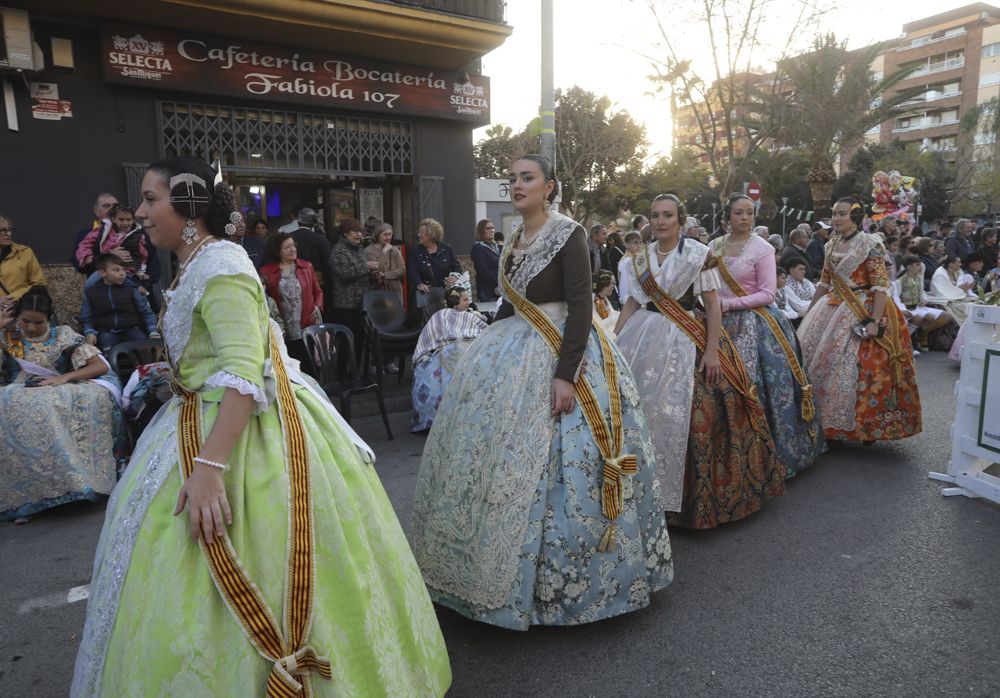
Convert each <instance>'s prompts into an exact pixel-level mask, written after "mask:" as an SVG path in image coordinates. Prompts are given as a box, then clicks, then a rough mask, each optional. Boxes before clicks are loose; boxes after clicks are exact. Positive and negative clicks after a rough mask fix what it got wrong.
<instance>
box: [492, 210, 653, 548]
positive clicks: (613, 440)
mask: <svg viewBox="0 0 1000 698" xmlns="http://www.w3.org/2000/svg"><path fill="white" fill-rule="evenodd" d="M520 234H521V229H520V228H518V230H517V231H515V233H514V235H513V238H512V239H511V240H510V241H509V242H508V243H507V244H506V245H504V254H503V259H501V261H500V269H501V273H500V284H501V286H502V287H503V295H504V298H505V299H507V300H508V301H510V302H511V304H512V305H513V306H514V307H515V308H516V309H517V311H518V313H520V314H521V316H522V317H523V318H524V319H525V320H527V322H528V324H530V325H531V326H532V327H533V328H534V329H535V330H536V331H537V332H538V333H539V334H540V335H541V336H542V338H543V339H544V340H545V342H546V344H548V345H549V348H550V349H551V350H552V352H553V353H554V354H555V355H556V356H557V357H558V356H559V351H560V349H561V347H562V340H563V338H562V334H561V333H560V332H559V328H557V327H556V325H555V323H553V322H552V320H551V319H550V318H549V316H548V315H546V314H545V313H543V312H542V311H541V310H540V309H539V308H538V306H536V305H535V304H534V303H532V302H531V301H529V300H528V299H527V298H525V297H524V296H522V295H521V294H520V293H518V292H517V291H516V290H515V289H514V287H513V286H511V285H510V281H509V280H508V279H507V275H506V273H505V272H504V271H503V270H504V269H506V266H507V259H508V257H509V256H510V250H512V249H513V248H514V246H515V245H516V244H517V241H518V238H519V237H520ZM591 325H592V326H593V328H594V329H595V330H597V336H598V338H599V341H600V345H601V359H602V363H603V367H602V369H603V371H604V378H605V381H606V382H607V384H608V396H609V402H610V405H609V407H610V412H611V415H610V416H611V420H610V421H611V424H610V427H609V425H608V421H607V420H606V419H605V418H604V413H603V410H601V406H600V403H599V402H598V401H597V394H596V393H595V392H594V389H593V388H592V387H591V385H590V383H589V382H588V381H587V379H586V378H585V377H584V376H582V375H581V376H579V377H578V378H577V380H576V382H575V383H574V385H573V388H574V392H575V394H576V399H577V401H579V403H580V409H581V410H583V416H584V418H585V419H586V420H587V424H588V426H589V427H590V431H591V432H592V433H593V435H594V441H595V442H596V443H597V448H598V450H599V451H600V452H601V457H602V458H603V459H604V467H603V470H602V472H603V478H602V479H603V482H602V485H601V513H602V514H603V515H604V516H605V517H606V518H607V519H608V520H609V521H610V523H609V524H608V527H607V529H605V531H604V535H603V536H602V537H601V541H600V543H599V544H598V546H597V550H598V551H599V552H610V551H613V550H614V549H615V547H616V545H617V526H616V524H615V520H616V519H617V518H618V516H619V515H620V514H621V513H622V510H623V509H624V508H625V489H624V484H625V483H624V478H625V477H626V476H628V475H634V474H635V473H637V472H638V469H639V462H638V459H637V458H636V457H635V455H632V454H624V453H622V448H623V442H624V439H625V436H624V433H625V429H624V426H623V424H622V396H621V387H620V386H619V384H618V368H617V366H616V364H615V358H614V354H612V352H611V345H610V343H609V341H608V337H607V335H606V334H605V333H604V330H602V329H601V327H600V325H598V324H597V323H596V322H595V321H594V320H593V317H591Z"/></svg>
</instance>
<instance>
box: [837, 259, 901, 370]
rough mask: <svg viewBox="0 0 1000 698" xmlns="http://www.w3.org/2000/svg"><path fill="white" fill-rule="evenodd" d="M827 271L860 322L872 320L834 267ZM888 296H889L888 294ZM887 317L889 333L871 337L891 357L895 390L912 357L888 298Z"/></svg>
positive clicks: (896, 314)
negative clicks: (906, 361) (905, 344)
mask: <svg viewBox="0 0 1000 698" xmlns="http://www.w3.org/2000/svg"><path fill="white" fill-rule="evenodd" d="M827 271H829V273H830V278H831V279H832V280H833V288H834V290H835V291H836V292H837V295H838V296H840V298H841V300H843V301H844V303H846V304H847V307H848V308H850V309H851V312H853V313H854V316H855V317H856V318H857V319H858V322H865V321H866V320H870V319H871V314H870V313H869V312H868V309H867V308H865V306H864V304H863V303H862V302H861V300H860V299H859V298H858V297H857V296H856V295H855V294H854V291H852V290H851V287H850V286H848V285H847V282H846V281H844V277H842V276H841V275H840V274H838V273H837V272H835V271H834V270H833V267H832V265H828V267H827ZM886 295H887V296H888V294H886ZM885 317H886V320H887V322H888V325H889V327H888V330H889V331H888V332H886V333H885V334H884V335H883V336H881V337H871V339H872V341H874V342H875V343H876V344H878V345H879V346H880V347H882V348H883V349H885V351H886V353H887V354H888V355H889V363H891V364H892V379H893V389H895V387H896V386H897V385H901V384H902V383H903V365H904V360H905V358H906V357H908V356H909V357H912V354H910V352H909V350H907V349H904V348H903V347H902V344H901V342H900V328H899V314H898V312H897V310H896V308H895V307H893V302H892V299H891V298H886V303H885Z"/></svg>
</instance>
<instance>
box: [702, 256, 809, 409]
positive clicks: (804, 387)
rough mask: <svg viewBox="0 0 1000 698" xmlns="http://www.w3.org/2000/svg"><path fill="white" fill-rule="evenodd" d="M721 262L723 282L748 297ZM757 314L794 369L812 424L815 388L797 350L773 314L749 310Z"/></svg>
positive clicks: (720, 259) (723, 262)
mask: <svg viewBox="0 0 1000 698" xmlns="http://www.w3.org/2000/svg"><path fill="white" fill-rule="evenodd" d="M717 259H718V261H719V274H720V275H721V276H722V280H723V281H725V282H726V285H727V286H729V290H730V291H732V292H733V295H735V296H736V297H738V298H742V297H743V296H746V295H748V294H747V290H746V289H745V288H743V286H741V285H740V282H739V281H737V280H736V278H735V277H734V276H733V275H732V274H731V273H730V272H729V268H728V267H727V266H726V263H725V261H723V259H722V256H721V255H720V256H719V257H717ZM749 310H751V311H753V312H754V313H756V314H757V316H758V317H760V318H762V319H763V320H764V322H766V323H767V326H768V327H769V328H770V330H771V334H772V335H774V338H775V339H776V340H777V341H778V344H779V345H780V346H781V351H783V352H784V353H785V359H786V360H787V361H788V366H789V368H791V369H792V375H793V376H795V382H796V383H798V384H799V388H801V391H802V419H803V421H806V422H811V421H812V420H813V419H815V418H816V405H815V403H814V402H813V387H812V385H811V384H810V383H809V378H808V377H807V376H806V372H805V369H803V368H802V364H801V362H799V357H798V356H796V355H795V348H794V347H793V346H792V345H791V342H789V341H788V337H786V336H785V333H784V332H782V331H781V326H780V325H778V321H777V320H775V319H774V316H773V315H771V313H769V312H767V310H766V309H765V308H761V307H756V308H749Z"/></svg>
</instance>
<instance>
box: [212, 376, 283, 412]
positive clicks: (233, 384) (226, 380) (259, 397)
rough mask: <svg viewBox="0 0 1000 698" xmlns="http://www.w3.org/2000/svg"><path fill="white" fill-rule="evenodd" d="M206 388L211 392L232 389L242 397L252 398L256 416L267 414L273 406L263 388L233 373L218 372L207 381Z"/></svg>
mask: <svg viewBox="0 0 1000 698" xmlns="http://www.w3.org/2000/svg"><path fill="white" fill-rule="evenodd" d="M205 388H207V389H210V390H212V389H215V388H232V389H233V390H235V391H236V392H238V393H239V394H240V395H250V396H252V397H253V401H254V403H255V407H254V412H255V413H256V414H262V413H264V412H267V408H268V407H269V406H270V404H271V401H270V400H269V399H268V397H267V395H266V394H265V393H264V389H263V388H261V387H260V386H258V385H254V384H253V383H251V382H250V381H248V380H246V379H245V378H240V377H239V376H234V375H233V374H232V373H227V372H226V371H218V372H216V373H214V374H212V375H211V376H209V377H208V380H206V381H205Z"/></svg>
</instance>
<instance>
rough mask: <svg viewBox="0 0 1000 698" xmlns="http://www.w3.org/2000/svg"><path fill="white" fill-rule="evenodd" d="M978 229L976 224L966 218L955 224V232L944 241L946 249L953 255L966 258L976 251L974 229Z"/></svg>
mask: <svg viewBox="0 0 1000 698" xmlns="http://www.w3.org/2000/svg"><path fill="white" fill-rule="evenodd" d="M975 229H976V224H975V223H973V222H972V221H970V220H967V219H965V218H963V219H961V220H959V221H958V222H957V223H956V224H955V232H954V233H952V234H951V235H949V236H948V238H947V239H946V240H945V241H944V251H945V253H946V254H948V255H949V256H952V257H958V258H959V259H965V258H966V257H968V256H969V255H970V254H972V253H973V252H975V251H976V250H975V246H974V245H973V244H972V231H973V230H975Z"/></svg>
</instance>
